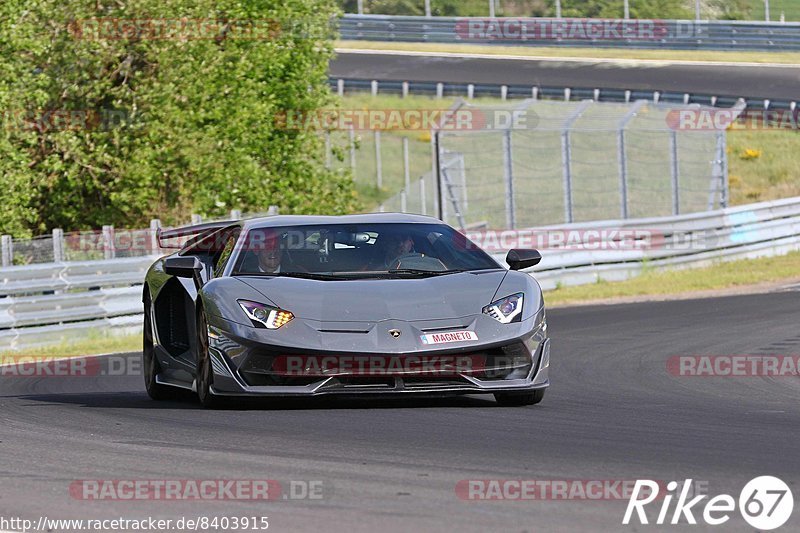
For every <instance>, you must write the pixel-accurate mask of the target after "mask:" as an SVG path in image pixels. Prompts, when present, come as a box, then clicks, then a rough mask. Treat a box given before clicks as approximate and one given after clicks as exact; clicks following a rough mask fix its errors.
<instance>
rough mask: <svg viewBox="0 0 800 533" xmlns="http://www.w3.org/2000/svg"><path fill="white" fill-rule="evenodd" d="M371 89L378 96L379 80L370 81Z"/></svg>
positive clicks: (373, 94)
mask: <svg viewBox="0 0 800 533" xmlns="http://www.w3.org/2000/svg"><path fill="white" fill-rule="evenodd" d="M370 89H371V92H372V96H378V80H372V82H371V83H370Z"/></svg>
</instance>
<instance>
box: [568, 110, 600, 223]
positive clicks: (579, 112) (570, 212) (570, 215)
mask: <svg viewBox="0 0 800 533" xmlns="http://www.w3.org/2000/svg"><path fill="white" fill-rule="evenodd" d="M594 102H595V101H594V100H584V101H583V102H581V103H580V105H578V107H577V108H576V109H575V111H573V112H572V114H570V115H569V116H568V117H567V118H566V120H564V124H563V125H562V126H561V168H562V174H563V178H564V219H565V222H566V223H567V224H569V223H571V222H572V221H573V220H574V213H573V210H572V207H573V199H572V137H571V135H570V130H571V129H572V126H573V124H575V121H576V120H578V118H579V117H580V116H581V115H582V114H583V112H584V111H585V110H586V108H587V107H589V106H590V105H592V104H593V103H594Z"/></svg>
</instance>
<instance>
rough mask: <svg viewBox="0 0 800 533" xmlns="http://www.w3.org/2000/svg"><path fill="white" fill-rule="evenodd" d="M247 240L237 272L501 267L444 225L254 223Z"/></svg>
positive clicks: (425, 271) (346, 273)
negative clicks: (265, 225) (259, 225)
mask: <svg viewBox="0 0 800 533" xmlns="http://www.w3.org/2000/svg"><path fill="white" fill-rule="evenodd" d="M242 242H243V244H242V247H241V250H240V253H239V257H238V259H237V262H236V266H235V268H234V275H274V276H280V275H284V276H295V277H306V278H312V279H325V278H331V279H348V278H353V277H370V276H378V277H380V276H384V277H386V276H390V277H403V276H429V275H444V274H449V273H454V272H463V271H467V270H485V269H498V268H501V267H500V266H499V265H498V263H497V262H496V261H494V260H493V259H492V258H491V257H489V256H488V255H487V254H486V253H485V252H483V251H482V250H480V249H479V248H478V247H477V246H476V245H475V244H473V243H472V242H470V241H469V240H468V239H467V238H466V237H464V235H463V234H461V233H459V232H458V231H456V230H454V229H453V228H451V227H450V226H447V225H444V224H336V225H323V226H293V227H277V228H254V229H251V230H249V231H248V233H247V235H246V236H245V237H244V239H243V241H242Z"/></svg>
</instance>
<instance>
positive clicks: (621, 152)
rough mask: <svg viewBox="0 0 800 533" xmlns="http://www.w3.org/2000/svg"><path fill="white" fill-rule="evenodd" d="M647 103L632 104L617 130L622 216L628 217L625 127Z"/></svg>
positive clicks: (642, 101) (639, 101)
mask: <svg viewBox="0 0 800 533" xmlns="http://www.w3.org/2000/svg"><path fill="white" fill-rule="evenodd" d="M646 103H647V100H637V101H636V103H635V104H633V105H632V106H631V108H630V109H629V110H628V112H627V113H625V116H624V117H622V119H621V120H620V121H619V125H618V130H617V158H618V161H619V195H620V203H621V204H622V205H621V209H620V211H621V213H620V214H621V216H622V218H623V219H625V218H628V157H627V155H626V153H625V128H627V127H628V122H630V121H631V120H632V119H633V117H635V116H636V113H637V112H638V111H639V109H641V108H642V106H644V105H645V104H646Z"/></svg>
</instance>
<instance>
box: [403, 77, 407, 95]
mask: <svg viewBox="0 0 800 533" xmlns="http://www.w3.org/2000/svg"><path fill="white" fill-rule="evenodd" d="M407 96H408V82H407V81H404V82H403V98H406V97H407Z"/></svg>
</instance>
